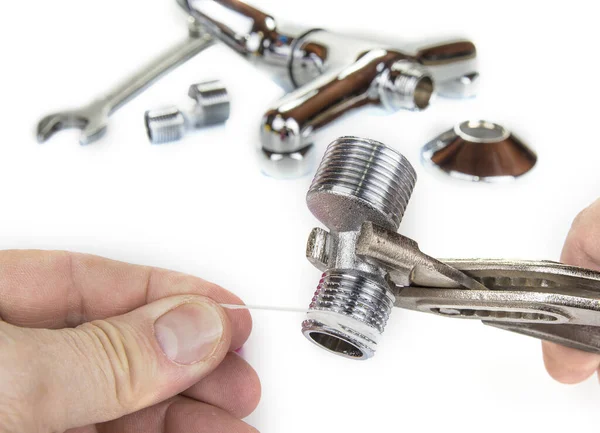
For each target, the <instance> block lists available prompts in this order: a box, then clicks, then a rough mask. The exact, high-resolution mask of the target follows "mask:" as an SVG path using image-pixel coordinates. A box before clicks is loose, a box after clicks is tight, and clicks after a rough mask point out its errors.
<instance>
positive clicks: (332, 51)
mask: <svg viewBox="0 0 600 433" xmlns="http://www.w3.org/2000/svg"><path fill="white" fill-rule="evenodd" d="M178 1H179V2H180V3H181V4H182V5H183V6H184V7H185V9H186V10H187V11H188V12H189V13H190V14H191V15H192V16H193V17H195V18H196V19H197V20H198V21H200V22H201V23H203V24H204V25H205V26H206V27H207V29H208V31H209V32H211V34H212V35H213V36H215V37H216V38H217V39H220V40H221V41H223V42H224V43H226V44H227V45H228V46H230V47H232V48H233V49H234V50H235V51H237V52H238V53H240V54H242V55H243V56H244V57H245V58H247V59H248V60H250V61H252V62H253V63H255V64H258V65H261V66H265V67H267V68H268V69H269V72H270V73H271V75H272V76H273V77H274V79H275V80H276V81H277V82H279V83H280V84H282V83H283V87H284V88H286V90H287V89H289V88H296V89H297V90H295V91H293V92H292V93H290V94H288V95H287V96H285V97H284V98H283V99H281V100H280V101H278V102H277V103H276V104H275V105H274V106H273V107H272V108H271V109H270V110H269V111H268V112H267V113H266V114H265V115H264V116H263V120H262V123H261V129H260V131H261V135H260V138H261V146H260V152H259V156H260V158H261V161H262V163H263V164H262V169H263V171H264V172H265V173H266V174H268V175H270V176H273V177H296V176H301V175H304V174H307V173H309V172H310V171H311V170H312V169H313V161H314V149H313V146H314V140H315V133H316V132H317V131H318V130H319V129H321V128H323V127H325V126H326V125H328V124H329V123H331V122H332V121H334V120H336V119H338V118H340V117H341V116H343V115H344V114H345V113H347V112H348V111H351V110H354V109H358V108H360V107H363V106H365V105H375V106H381V107H383V108H385V109H387V110H388V111H392V112H393V111H398V110H401V109H408V110H423V109H425V108H427V106H428V105H429V103H430V101H431V98H432V96H433V95H434V92H436V93H438V94H440V95H442V96H447V97H453V98H462V97H469V96H472V94H473V89H474V88H475V85H476V82H477V78H478V72H477V67H476V57H477V52H476V49H475V46H474V45H473V43H471V42H469V41H457V42H449V43H441V44H434V45H432V46H430V47H427V48H420V49H409V48H407V49H399V50H398V49H394V48H390V47H394V46H395V44H389V45H386V44H382V43H379V42H372V41H368V40H363V39H361V38H353V37H349V36H345V35H338V34H335V33H331V32H328V31H325V30H321V29H304V30H298V29H292V28H289V27H284V28H282V26H280V25H279V24H278V23H277V22H276V20H275V19H274V18H273V17H271V16H270V15H268V14H265V13H264V12H261V11H259V10H257V9H255V8H252V7H250V6H248V5H247V4H245V3H244V2H241V1H239V0H178Z"/></svg>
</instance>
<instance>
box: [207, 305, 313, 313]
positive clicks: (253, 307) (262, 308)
mask: <svg viewBox="0 0 600 433" xmlns="http://www.w3.org/2000/svg"><path fill="white" fill-rule="evenodd" d="M219 305H220V306H221V307H223V308H225V309H227V310H257V311H277V312H281V313H304V314H306V313H308V310H307V309H306V308H289V307H270V306H266V305H235V304H219Z"/></svg>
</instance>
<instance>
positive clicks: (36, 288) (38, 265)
mask: <svg viewBox="0 0 600 433" xmlns="http://www.w3.org/2000/svg"><path fill="white" fill-rule="evenodd" d="M183 294H193V295H201V296H206V297H208V298H211V299H213V300H214V301H216V302H218V303H226V304H242V301H241V300H240V298H238V297H237V296H235V295H234V294H232V293H230V292H228V291H227V290H225V289H223V288H222V287H219V286H217V285H216V284H213V283H209V282H208V281H205V280H202V279H200V278H196V277H192V276H190V275H185V274H181V273H178V272H173V271H168V270H164V269H158V268H153V267H148V266H139V265H131V264H128V263H122V262H117V261H114V260H109V259H105V258H102V257H97V256H91V255H85V254H76V253H70V252H65V251H1V252H0V317H1V318H2V320H4V321H6V322H8V323H11V324H13V325H15V326H22V327H29V328H48V329H59V328H65V327H75V326H78V325H80V324H82V323H85V322H89V321H92V320H97V319H104V318H107V317H112V316H118V315H121V314H125V313H127V312H129V311H132V310H135V309H136V308H139V307H141V306H143V305H145V304H148V303H151V302H154V301H156V300H158V299H161V298H165V297H168V296H174V295H183ZM227 314H228V316H229V318H230V320H231V324H232V331H233V332H232V333H233V335H232V346H231V348H232V350H234V349H237V348H239V347H241V346H242V345H243V344H244V342H245V341H246V339H247V338H248V335H249V334H250V331H251V329H252V320H251V318H250V314H249V313H248V311H244V310H236V311H229V310H228V311H227Z"/></svg>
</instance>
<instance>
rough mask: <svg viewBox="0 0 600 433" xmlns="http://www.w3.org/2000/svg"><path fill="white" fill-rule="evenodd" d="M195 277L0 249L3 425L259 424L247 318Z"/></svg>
mask: <svg viewBox="0 0 600 433" xmlns="http://www.w3.org/2000/svg"><path fill="white" fill-rule="evenodd" d="M217 303H229V304H240V303H241V301H240V300H239V299H238V298H237V297H236V296H234V295H232V294H231V293H229V292H227V291H226V290H224V289H222V288H220V287H218V286H216V285H214V284H211V283H208V282H206V281H203V280H201V279H198V278H194V277H191V276H186V275H182V274H178V273H175V272H170V271H166V270H161V269H154V268H149V267H143V266H134V265H129V264H125V263H119V262H114V261H111V260H107V259H103V258H99V257H93V256H86V255H81V254H72V253H65V252H40V251H5V252H0V433H8V432H11V433H15V432H63V431H65V430H69V429H73V430H69V433H100V432H123V433H126V432H145V433H153V432H156V433H158V432H166V431H168V432H169V433H187V432H192V431H193V432H198V433H200V432H202V433H211V432H224V431H226V432H232V433H250V432H256V430H255V429H253V428H252V427H250V426H248V425H247V424H245V423H244V422H242V421H241V420H240V419H241V418H243V417H245V416H247V415H248V414H250V413H251V412H252V411H253V410H254V408H255V407H256V405H257V404H258V400H259V398H260V383H259V381H258V378H257V376H256V373H255V372H254V370H253V369H252V368H251V367H250V366H249V365H248V364H247V363H246V362H245V361H244V360H243V359H242V358H240V357H239V356H238V355H236V354H235V353H228V352H230V351H233V350H236V349H238V348H240V347H241V346H242V344H244V342H245V341H246V339H247V338H248V335H249V333H250V330H251V327H252V322H251V318H250V315H249V313H248V312H247V311H227V312H225V311H224V310H223V309H222V308H221V307H220V306H218V305H217Z"/></svg>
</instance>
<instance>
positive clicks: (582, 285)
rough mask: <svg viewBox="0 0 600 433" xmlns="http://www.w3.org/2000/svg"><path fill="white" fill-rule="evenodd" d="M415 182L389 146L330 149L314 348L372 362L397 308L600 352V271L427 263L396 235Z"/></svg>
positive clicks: (314, 248) (323, 176)
mask: <svg viewBox="0 0 600 433" xmlns="http://www.w3.org/2000/svg"><path fill="white" fill-rule="evenodd" d="M467 132H468V133H469V134H470V136H473V135H475V134H476V135H477V137H479V141H481V142H484V144H489V143H488V141H492V139H494V140H495V137H496V134H499V133H500V132H503V130H500V129H498V128H497V127H496V126H494V125H493V124H490V123H488V122H486V123H481V122H479V123H477V122H472V123H470V124H468V125H463V132H462V133H463V134H465V133H467ZM503 133H504V132H503ZM504 135H505V136H507V133H504ZM415 183H416V175H415V171H414V169H413V168H412V166H411V165H410V163H409V162H408V161H407V160H406V159H405V158H404V157H403V156H402V155H401V154H399V153H398V152H396V151H395V150H393V149H391V148H389V147H386V146H385V145H383V144H381V143H378V142H376V141H373V140H368V139H363V138H356V137H343V138H340V139H338V140H336V141H334V142H333V143H332V144H331V145H330V146H329V147H328V149H327V151H326V153H325V156H324V158H323V161H322V162H321V165H320V167H319V169H318V170H317V174H316V176H315V178H314V181H313V183H312V185H311V187H310V190H309V192H308V195H307V204H308V207H309V209H310V210H311V212H312V213H313V214H314V215H315V217H317V218H318V219H319V220H320V221H321V222H322V223H323V224H324V225H325V226H327V228H328V229H329V231H327V230H325V229H322V228H316V229H314V230H313V231H312V232H311V234H310V237H309V240H308V245H307V249H306V256H307V258H308V259H309V261H310V262H311V263H312V264H314V265H315V266H316V267H317V268H318V269H319V270H321V271H322V272H323V276H322V278H321V281H320V283H319V285H318V287H317V291H316V293H315V295H314V297H313V299H312V302H311V304H310V308H309V312H308V313H307V317H306V320H305V321H304V322H303V324H302V332H303V333H304V335H305V336H306V337H307V338H308V339H309V340H310V341H311V342H313V343H314V344H316V345H318V346H320V347H321V348H324V349H326V350H328V351H329V352H332V353H335V354H337V355H341V356H344V357H346V358H350V359H368V358H371V357H372V356H373V355H374V353H375V350H376V348H377V344H378V341H379V339H380V337H381V335H382V333H383V332H384V329H385V326H386V323H387V321H388V318H389V316H390V313H391V311H392V308H393V307H398V308H405V309H409V310H414V311H420V312H424V313H430V314H436V315H438V316H442V317H447V318H454V319H468V320H481V321H482V322H483V323H484V324H486V325H490V326H494V327H497V328H500V329H505V330H508V331H512V332H516V333H519V334H524V335H529V336H532V337H536V338H540V339H543V340H548V341H552V342H555V343H558V344H561V345H564V346H569V347H572V348H575V349H579V350H584V351H587V352H591V353H596V354H599V353H600V272H597V271H594V270H590V269H582V268H576V267H572V266H567V265H563V264H560V263H555V262H551V261H533V260H506V259H446V260H443V261H442V260H437V259H435V258H433V257H431V256H428V255H426V254H425V253H423V252H422V251H421V250H420V249H419V246H418V244H417V243H416V242H415V241H414V240H412V239H409V238H407V237H405V236H402V235H401V234H399V233H397V231H398V228H399V226H400V222H401V221H402V218H403V215H404V212H405V210H406V207H407V205H408V201H409V199H410V196H411V194H412V192H413V189H414V187H415ZM433 229H435V227H434V228H433Z"/></svg>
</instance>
